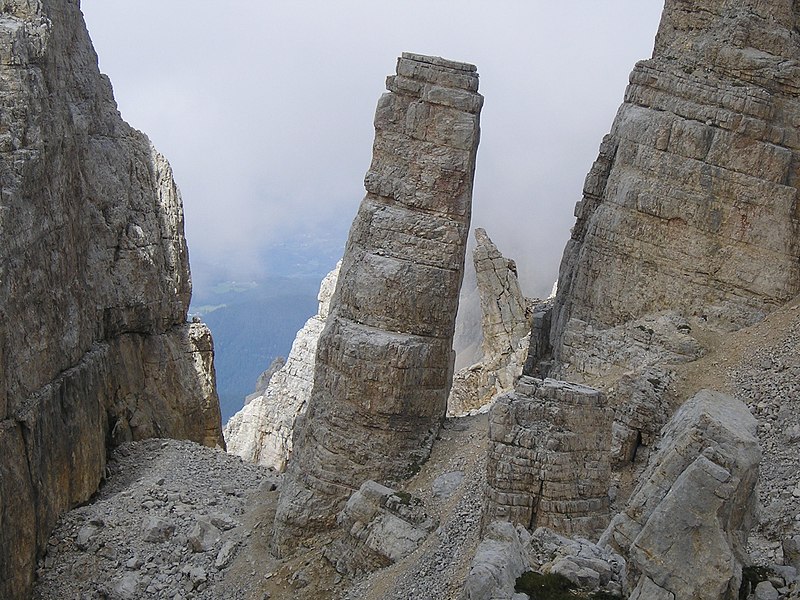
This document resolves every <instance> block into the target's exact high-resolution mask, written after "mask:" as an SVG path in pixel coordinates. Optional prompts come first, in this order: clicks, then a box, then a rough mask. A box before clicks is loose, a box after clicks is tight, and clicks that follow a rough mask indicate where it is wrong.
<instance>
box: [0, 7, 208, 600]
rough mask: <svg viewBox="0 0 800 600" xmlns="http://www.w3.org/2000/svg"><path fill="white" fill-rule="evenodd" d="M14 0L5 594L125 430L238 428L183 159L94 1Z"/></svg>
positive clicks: (4, 56) (1, 348) (2, 427)
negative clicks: (114, 58)
mask: <svg viewBox="0 0 800 600" xmlns="http://www.w3.org/2000/svg"><path fill="white" fill-rule="evenodd" d="M0 6H1V7H2V19H0V82H2V86H0V87H1V88H2V91H1V92H0V96H1V97H2V111H0V122H1V123H2V127H0V182H1V183H2V189H3V193H2V198H0V231H2V244H0V597H3V598H26V597H28V595H29V592H30V585H31V581H32V578H33V568H34V563H35V558H36V554H37V552H40V551H42V550H43V549H44V547H45V544H46V542H47V536H48V532H49V531H50V530H51V529H52V527H53V525H54V524H55V521H56V519H57V517H58V515H59V514H60V513H62V512H64V511H65V510H67V509H68V508H70V507H72V506H74V505H76V504H77V503H80V502H83V501H86V500H87V499H88V498H89V497H90V496H91V495H92V494H93V493H94V492H95V490H96V489H97V485H98V483H99V481H100V478H101V475H102V473H103V470H104V466H105V460H106V455H107V450H108V448H107V445H108V443H109V442H110V443H111V444H112V445H114V444H117V443H120V442H123V441H126V440H130V439H138V438H142V437H148V436H154V435H157V436H175V437H183V438H190V439H192V440H195V441H199V442H203V443H205V444H209V445H215V444H221V443H222V437H221V431H220V429H221V427H220V417H219V402H218V399H217V395H216V390H215V384H214V372H213V348H212V342H211V336H210V334H209V332H208V330H207V329H206V328H205V326H203V325H200V324H192V325H189V324H187V323H186V311H187V307H188V304H189V298H190V295H191V283H190V276H189V265H188V256H187V251H186V242H185V239H184V235H183V212H182V204H181V199H180V195H179V193H178V190H177V188H176V186H175V182H174V181H173V178H172V171H171V169H170V167H169V165H168V163H167V161H166V160H165V159H164V158H163V157H162V156H161V155H159V154H158V153H157V152H156V151H155V150H154V149H153V147H152V146H151V145H150V142H149V140H148V139H147V138H146V137H145V136H144V135H143V134H141V133H139V132H137V131H135V130H133V129H132V128H130V127H129V126H128V125H127V124H126V123H125V122H124V121H123V120H122V119H121V118H120V115H119V113H118V112H117V107H116V104H115V102H114V99H113V95H112V91H111V86H110V84H109V81H108V79H107V78H106V77H104V76H102V75H101V74H100V72H99V70H98V68H97V56H96V55H95V53H94V50H93V48H92V45H91V41H90V40H89V36H88V34H87V32H86V28H85V25H84V23H83V18H82V15H81V13H80V9H79V6H78V3H77V2H65V1H63V0H39V1H30V0H6V1H5V2H3V3H1V4H0Z"/></svg>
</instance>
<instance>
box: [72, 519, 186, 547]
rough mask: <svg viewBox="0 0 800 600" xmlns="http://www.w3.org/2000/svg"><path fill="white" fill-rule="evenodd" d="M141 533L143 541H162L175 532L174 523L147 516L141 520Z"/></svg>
mask: <svg viewBox="0 0 800 600" xmlns="http://www.w3.org/2000/svg"><path fill="white" fill-rule="evenodd" d="M142 533H143V538H144V541H145V542H153V543H160V542H164V541H166V540H168V539H169V538H171V537H172V534H173V533H175V523H172V522H170V521H168V520H167V519H164V518H162V517H151V516H147V517H145V518H144V520H143V521H142ZM79 547H80V546H79Z"/></svg>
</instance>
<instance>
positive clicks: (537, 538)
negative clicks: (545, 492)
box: [530, 527, 626, 595]
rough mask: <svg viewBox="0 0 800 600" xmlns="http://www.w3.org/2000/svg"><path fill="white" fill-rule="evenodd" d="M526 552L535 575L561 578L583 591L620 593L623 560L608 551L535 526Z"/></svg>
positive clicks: (583, 540)
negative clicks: (543, 574)
mask: <svg viewBox="0 0 800 600" xmlns="http://www.w3.org/2000/svg"><path fill="white" fill-rule="evenodd" d="M530 552H531V562H532V563H533V564H534V565H535V567H536V569H535V570H536V571H538V572H541V573H558V574H560V575H563V576H564V577H566V578H567V579H569V580H570V581H572V582H573V583H574V584H575V585H577V586H579V587H580V588H581V589H582V590H584V592H595V591H602V592H605V593H608V594H614V595H621V594H622V591H623V586H624V584H625V575H626V564H625V559H624V558H622V556H620V555H619V554H617V553H615V552H613V551H612V550H610V549H609V548H606V547H602V546H599V545H597V544H594V543H592V542H590V541H589V540H586V539H583V538H575V539H570V538H566V537H564V536H561V535H559V534H558V533H556V532H555V531H553V530H551V529H548V528H546V527H539V528H537V529H536V530H535V531H534V532H533V534H532V535H531V545H530Z"/></svg>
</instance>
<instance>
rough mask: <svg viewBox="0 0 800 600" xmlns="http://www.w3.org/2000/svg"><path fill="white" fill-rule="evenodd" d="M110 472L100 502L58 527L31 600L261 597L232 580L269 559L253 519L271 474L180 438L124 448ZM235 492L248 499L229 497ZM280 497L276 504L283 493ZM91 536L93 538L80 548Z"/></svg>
mask: <svg viewBox="0 0 800 600" xmlns="http://www.w3.org/2000/svg"><path fill="white" fill-rule="evenodd" d="M108 466H109V476H108V479H107V480H106V483H105V485H104V486H103V487H102V489H101V490H100V491H99V493H98V495H97V497H96V498H95V499H94V500H93V502H92V503H91V504H87V505H84V506H81V507H79V508H76V509H73V510H71V511H69V512H67V513H66V514H64V515H63V516H62V517H61V519H60V520H59V523H58V526H57V527H56V529H55V530H54V531H53V532H52V534H51V536H50V538H49V539H48V541H47V545H48V548H47V555H46V556H45V557H44V558H42V559H41V560H40V561H39V567H38V569H37V579H36V585H35V589H34V591H33V594H32V595H31V596H29V598H36V599H37V600H64V599H65V598H87V599H88V598H92V599H95V598H109V599H112V600H113V599H116V600H121V599H125V598H131V599H135V600H139V599H141V598H147V599H153V600H176V599H177V600H190V599H194V600H218V599H220V598H225V599H226V600H250V599H251V598H254V597H260V596H255V595H254V592H253V589H247V585H245V586H241V585H240V586H235V587H232V586H231V584H230V582H229V581H228V579H227V577H228V576H229V575H230V574H231V573H232V572H235V571H236V569H237V564H239V565H240V564H241V562H242V561H240V562H239V563H237V560H239V559H240V558H245V557H246V559H247V560H245V561H243V562H244V564H245V567H247V568H248V572H250V568H249V564H248V560H252V557H253V556H257V557H258V558H259V560H260V559H263V553H262V554H257V553H255V550H254V545H253V544H252V541H253V540H254V539H255V538H259V537H260V536H259V531H258V529H256V528H254V527H253V525H252V518H251V517H250V516H249V515H248V513H247V511H248V509H249V508H250V509H252V507H253V506H254V503H253V501H252V500H248V497H250V496H251V495H252V498H253V500H255V499H258V500H259V501H262V500H263V498H264V497H265V496H264V494H262V493H261V492H260V489H259V488H260V482H261V481H262V480H265V479H267V478H268V477H269V476H270V474H269V471H268V470H267V469H265V468H263V467H259V466H258V465H254V464H251V463H247V462H244V461H242V460H240V459H239V458H237V457H234V456H231V455H230V454H227V453H225V452H222V451H221V450H219V449H210V448H204V447H202V446H200V445H198V444H195V443H193V442H187V441H177V440H169V441H166V440H144V441H140V442H132V443H129V444H124V445H122V446H121V447H119V448H118V449H117V450H116V451H114V452H113V453H112V455H111V458H110V462H109V465H108ZM231 488H235V489H236V490H238V491H239V492H240V495H231V494H228V493H227V491H226V489H231ZM266 497H270V496H269V495H267V496H266ZM271 497H272V502H273V503H274V502H275V500H276V497H275V494H273V495H272V496H271ZM255 509H256V510H260V509H263V506H261V504H259V505H258V506H257V507H256V508H255ZM246 522H247V523H248V524H249V526H248V524H246ZM99 523H103V525H102V526H98V524H99ZM256 527H257V525H256ZM87 530H91V531H93V533H92V534H91V535H90V536H89V541H88V543H87V544H80V543H79V541H80V539H83V534H82V533H81V532H85V531H87ZM262 539H263V540H264V541H266V539H267V537H266V535H264V536H263V538H262ZM264 541H261V542H259V543H258V544H257V545H256V546H255V548H259V547H263V544H264ZM194 550H198V551H194ZM238 568H239V569H241V568H242V567H241V566H239V567H238ZM259 579H260V578H259ZM257 583H258V582H257V581H254V582H253V585H252V587H253V588H257V587H258V586H257ZM242 587H243V588H244V589H240V588H242ZM4 600H5V599H4Z"/></svg>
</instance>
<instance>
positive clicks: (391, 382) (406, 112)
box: [275, 54, 483, 554]
mask: <svg viewBox="0 0 800 600" xmlns="http://www.w3.org/2000/svg"><path fill="white" fill-rule="evenodd" d="M387 88H388V89H389V93H387V94H384V95H383V96H382V97H381V99H380V101H379V102H378V107H377V110H376V113H375V144H374V147H373V159H372V164H371V166H370V168H369V171H368V172H367V175H366V177H365V186H366V190H367V195H366V197H365V198H364V200H363V201H362V203H361V206H360V208H359V211H358V215H357V216H356V218H355V221H354V222H353V226H352V228H351V230H350V237H349V239H348V242H347V246H346V248H345V254H344V258H343V260H342V267H341V270H340V273H339V281H338V283H337V286H336V292H335V293H334V297H333V300H332V302H331V311H330V315H329V317H328V322H327V324H326V326H325V330H324V331H323V333H322V336H321V338H320V341H319V346H318V349H317V364H316V371H315V375H314V388H313V391H312V394H311V399H310V401H309V408H308V412H307V414H306V417H305V422H306V425H305V426H303V427H300V428H299V429H297V430H296V434H295V438H294V444H295V451H294V455H293V458H292V461H290V463H289V467H288V470H287V481H286V483H285V485H284V488H283V490H282V493H281V500H280V503H279V506H278V511H277V516H276V536H275V540H276V549H277V551H278V553H281V554H282V553H285V552H288V551H290V550H291V548H292V547H293V546H294V545H296V544H297V542H298V541H299V539H301V538H302V537H304V536H307V535H309V534H311V533H313V532H314V531H316V530H319V529H324V528H330V527H332V526H333V525H334V522H335V517H336V514H337V513H338V512H339V511H340V510H341V508H342V506H343V505H344V502H345V501H346V500H347V498H349V497H350V495H351V494H352V493H353V492H354V491H355V490H356V489H358V487H359V486H360V485H361V484H362V483H363V482H364V481H366V480H367V479H373V480H375V481H387V480H392V479H395V480H396V479H400V478H403V477H405V476H408V475H409V474H410V473H411V472H413V470H414V469H415V468H416V467H417V466H418V465H419V464H420V463H421V462H423V461H424V460H426V458H427V457H428V455H429V453H430V447H431V444H432V443H433V440H434V438H435V436H436V433H437V431H438V429H439V427H440V423H441V420H442V418H443V417H444V414H445V409H446V402H447V396H448V393H449V390H450V385H451V382H452V377H453V353H452V338H453V329H454V322H455V315H456V308H457V304H458V294H459V288H460V285H461V280H462V277H463V264H464V252H465V249H466V237H467V233H468V231H469V221H470V214H471V200H472V180H473V176H474V168H475V156H476V151H477V146H478V137H479V125H478V124H479V113H480V109H481V106H482V104H483V97H482V96H480V95H479V94H478V93H477V89H478V75H477V73H476V70H475V67H474V66H472V65H467V64H463V63H456V62H452V61H448V60H444V59H441V58H433V57H426V56H420V55H416V54H403V56H402V57H401V58H400V59H399V60H398V62H397V75H395V76H391V77H389V78H388V79H387Z"/></svg>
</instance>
